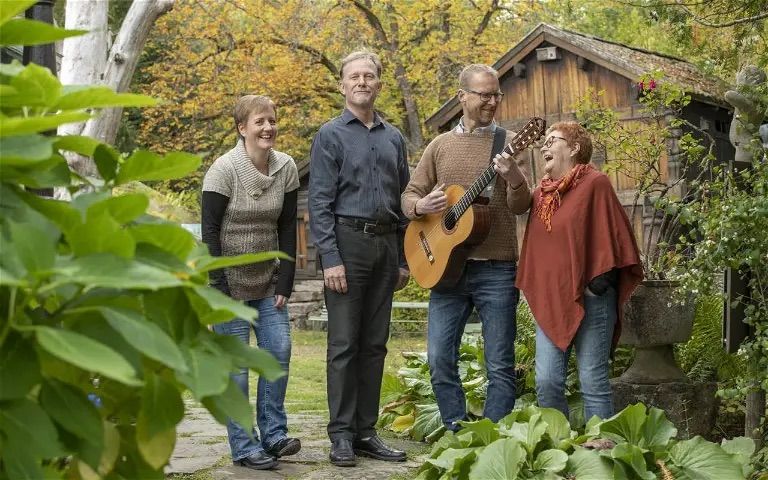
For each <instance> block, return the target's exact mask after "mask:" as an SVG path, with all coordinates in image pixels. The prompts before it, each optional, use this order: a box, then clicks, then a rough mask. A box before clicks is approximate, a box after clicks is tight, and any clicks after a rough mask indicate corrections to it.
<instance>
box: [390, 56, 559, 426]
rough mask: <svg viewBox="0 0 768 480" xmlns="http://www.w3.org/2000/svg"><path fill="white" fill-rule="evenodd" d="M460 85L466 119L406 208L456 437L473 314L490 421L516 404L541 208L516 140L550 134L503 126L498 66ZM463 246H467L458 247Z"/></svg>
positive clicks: (437, 379) (439, 390)
mask: <svg viewBox="0 0 768 480" xmlns="http://www.w3.org/2000/svg"><path fill="white" fill-rule="evenodd" d="M459 84H460V89H459V92H458V98H459V101H460V102H461V105H462V114H463V116H462V117H461V120H460V121H459V124H458V126H457V127H455V128H454V129H453V130H451V131H450V132H446V133H443V134H442V135H440V136H438V137H437V138H435V139H434V140H433V141H432V142H431V143H430V144H429V145H428V146H427V148H426V150H425V151H424V154H423V156H422V157H421V160H420V161H419V164H418V165H417V167H416V170H415V171H414V172H413V174H412V177H411V180H410V182H409V183H408V186H407V187H406V189H405V191H404V192H403V194H402V196H401V206H402V210H403V212H404V213H405V214H406V216H408V217H409V218H410V219H411V220H412V222H411V225H410V226H409V228H408V233H406V239H405V252H406V257H407V258H408V263H409V266H410V270H411V274H412V275H413V276H414V278H415V279H416V280H417V281H418V282H419V283H420V284H421V285H422V286H425V287H429V288H432V292H431V295H430V300H429V319H428V333H427V341H428V345H427V350H428V359H429V369H430V374H431V379H432V388H433V390H434V392H435V396H436V397H437V403H438V406H439V408H440V415H441V417H442V420H443V423H444V424H445V426H446V428H448V429H450V430H454V431H456V430H458V429H459V425H458V424H457V422H458V421H460V420H464V419H465V418H466V414H467V412H466V400H465V397H464V391H463V390H462V387H461V380H460V378H459V373H458V358H459V345H460V343H461V335H462V333H463V331H464V326H465V324H466V322H467V318H468V317H469V315H470V313H471V312H472V310H473V308H474V309H476V310H477V312H478V314H479V316H480V320H481V322H482V333H483V338H484V340H485V361H486V366H487V370H488V394H487V399H486V403H485V411H484V415H485V416H486V417H487V418H489V419H490V420H492V421H494V422H496V421H498V420H499V419H501V418H502V417H504V416H505V415H506V414H508V413H509V412H510V411H511V410H512V408H513V407H514V405H515V336H516V314H517V304H518V300H519V292H518V290H517V288H515V275H516V261H517V236H516V224H515V215H517V214H522V213H525V212H526V211H527V210H528V208H529V207H530V204H531V190H530V188H529V185H528V181H527V179H526V174H524V170H527V169H528V165H530V160H531V157H530V153H526V154H524V155H517V156H513V155H510V153H512V154H517V153H519V150H515V148H514V145H515V144H516V143H515V142H517V145H519V146H521V147H523V148H524V147H525V146H527V145H528V144H530V143H531V142H533V141H534V140H535V139H536V138H538V137H539V136H540V135H541V133H542V131H543V127H544V125H543V121H542V120H540V119H538V123H537V122H531V124H532V126H526V128H525V130H526V132H527V133H526V134H525V136H524V137H525V138H524V140H525V141H522V140H521V139H520V137H521V135H520V134H517V135H515V134H514V133H513V132H506V131H505V130H504V129H502V128H501V127H499V126H498V125H497V124H496V122H495V120H494V115H495V113H496V108H497V107H498V106H499V103H500V102H501V99H502V96H503V93H501V91H500V89H499V79H498V73H497V72H496V70H494V69H493V68H491V67H489V66H487V65H478V64H475V65H469V66H467V67H465V68H464V70H462V72H461V74H460V75H459ZM510 142H512V143H511V144H510V145H509V146H508V147H507V149H505V152H504V153H501V154H498V152H500V151H501V150H502V147H503V146H504V145H506V144H507V143H510ZM510 147H512V148H510ZM521 149H522V148H521ZM507 151H509V152H510V153H507ZM520 157H523V158H520ZM446 185H451V187H448V188H446ZM462 187H463V188H462ZM464 188H468V189H467V191H466V193H465V192H464ZM478 200H484V202H483V203H486V204H487V205H484V206H482V205H479V203H481V202H480V201H478ZM453 238H460V241H458V242H453V243H452V239H453Z"/></svg>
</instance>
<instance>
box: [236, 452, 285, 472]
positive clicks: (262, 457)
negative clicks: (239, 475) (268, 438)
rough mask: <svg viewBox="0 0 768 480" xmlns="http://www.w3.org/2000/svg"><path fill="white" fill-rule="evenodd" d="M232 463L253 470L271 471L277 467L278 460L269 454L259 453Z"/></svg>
mask: <svg viewBox="0 0 768 480" xmlns="http://www.w3.org/2000/svg"><path fill="white" fill-rule="evenodd" d="M232 463H233V464H235V465H239V466H241V467H245V468H250V469H253V470H269V469H271V468H275V467H276V466H277V459H276V458H275V457H273V456H272V455H270V454H268V453H267V452H258V453H254V454H253V455H249V456H247V457H245V458H241V459H240V460H235V461H234V462H232Z"/></svg>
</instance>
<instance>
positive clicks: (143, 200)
mask: <svg viewBox="0 0 768 480" xmlns="http://www.w3.org/2000/svg"><path fill="white" fill-rule="evenodd" d="M148 206H149V199H148V198H147V196H146V195H144V194H141V193H126V194H124V195H120V196H118V197H111V198H107V199H105V200H102V201H100V202H97V203H94V204H92V205H91V206H90V207H88V216H98V215H101V214H108V215H109V216H110V217H112V218H113V219H114V220H115V221H116V222H117V223H119V224H124V223H128V222H130V221H133V220H136V219H137V218H139V217H140V216H142V215H144V213H145V212H146V211H147V207H148ZM179 228H180V227H179Z"/></svg>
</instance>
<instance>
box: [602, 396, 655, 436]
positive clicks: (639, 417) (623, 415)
mask: <svg viewBox="0 0 768 480" xmlns="http://www.w3.org/2000/svg"><path fill="white" fill-rule="evenodd" d="M645 419H646V414H645V405H643V404H642V403H636V404H634V405H630V406H628V407H627V408H625V409H624V410H622V411H621V412H619V413H617V414H616V415H614V416H612V417H611V418H609V419H607V420H604V421H603V422H602V423H600V424H599V425H598V429H599V431H600V434H601V435H602V436H604V437H606V438H610V439H611V440H614V441H615V442H616V443H621V442H627V443H631V444H633V445H638V444H639V443H640V442H641V441H643V425H644V424H645Z"/></svg>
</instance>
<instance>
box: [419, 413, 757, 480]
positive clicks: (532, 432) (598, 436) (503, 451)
mask: <svg viewBox="0 0 768 480" xmlns="http://www.w3.org/2000/svg"><path fill="white" fill-rule="evenodd" d="M462 425H463V428H462V430H460V431H459V432H457V433H456V434H453V433H450V432H449V433H446V434H445V435H444V436H443V437H442V438H440V439H439V440H438V441H437V442H436V443H435V445H434V446H433V447H432V451H431V453H430V455H429V457H428V458H427V460H426V462H425V463H424V464H423V465H422V467H421V468H420V469H419V472H418V476H417V477H416V478H417V479H421V480H433V479H439V478H455V479H469V478H482V479H487V480H493V479H500V480H501V479H512V478H519V479H523V478H534V479H576V478H588V479H590V480H601V479H606V480H608V479H614V478H626V479H648V480H651V479H656V478H675V479H694V478H718V479H733V480H736V479H742V478H746V477H747V476H748V475H750V474H751V472H752V470H751V467H750V466H749V458H750V455H752V452H753V451H754V442H753V441H752V440H751V439H748V438H743V437H742V438H736V439H733V440H724V441H723V442H722V444H720V445H718V444H715V443H712V442H708V441H706V440H704V439H702V438H701V437H694V438H692V439H690V440H682V441H678V440H675V438H674V437H675V436H676V435H677V429H675V427H674V425H672V423H671V422H670V421H669V420H667V418H666V416H665V415H664V412H663V411H661V410H659V409H656V408H650V409H646V407H645V406H644V405H642V404H636V405H630V406H629V407H627V408H625V409H624V410H622V411H621V412H619V413H617V414H616V415H614V416H613V417H611V418H609V419H606V420H599V419H597V417H595V418H594V420H591V421H590V422H589V423H588V424H587V426H586V430H585V433H583V434H579V433H578V432H577V431H574V430H572V429H571V427H570V425H569V424H568V421H567V420H566V418H565V416H563V414H562V413H560V412H559V411H557V410H554V409H549V408H538V407H535V406H528V407H525V408H523V409H518V410H514V411H513V412H512V413H510V414H509V415H507V416H506V417H504V418H503V419H501V420H500V421H499V422H498V423H497V424H494V423H493V422H491V421H490V420H488V419H483V420H480V421H477V422H463V424H462Z"/></svg>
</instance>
